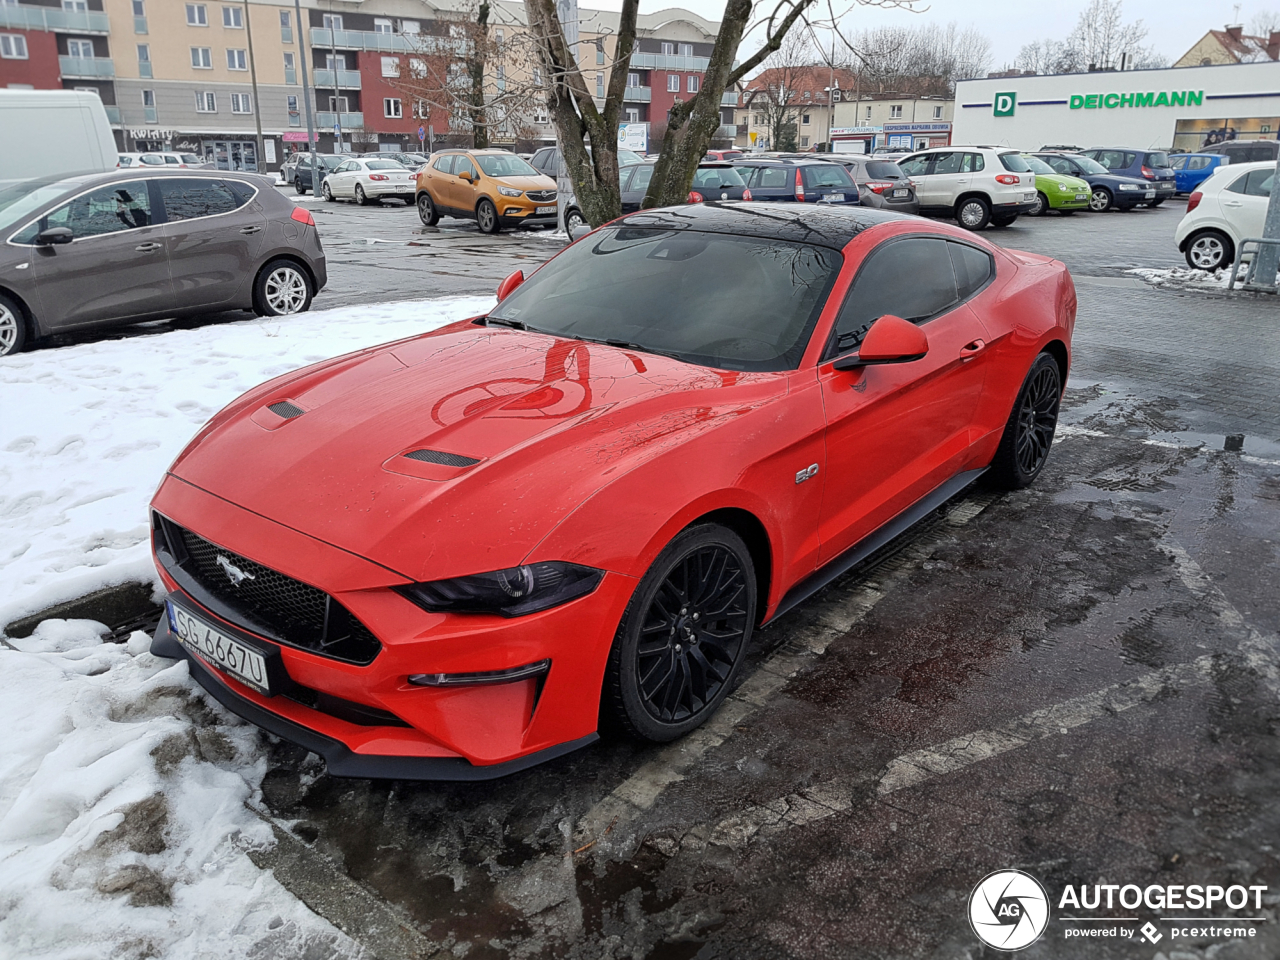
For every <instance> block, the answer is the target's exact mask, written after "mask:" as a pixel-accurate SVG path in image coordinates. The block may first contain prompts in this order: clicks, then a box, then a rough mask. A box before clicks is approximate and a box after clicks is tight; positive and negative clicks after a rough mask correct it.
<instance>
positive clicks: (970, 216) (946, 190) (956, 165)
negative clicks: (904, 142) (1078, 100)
mask: <svg viewBox="0 0 1280 960" xmlns="http://www.w3.org/2000/svg"><path fill="white" fill-rule="evenodd" d="M898 166H899V167H901V168H902V172H903V173H905V174H906V175H907V176H908V177H910V178H911V180H912V182H913V183H914V184H915V188H916V199H917V200H919V201H920V212H921V213H923V214H925V215H926V216H934V217H947V218H950V219H955V220H956V221H957V222H958V223H959V224H960V226H962V227H964V228H965V229H966V230H981V229H982V228H983V227H985V226H986V225H987V224H988V223H990V224H993V225H995V226H997V227H1007V226H1008V225H1009V224H1011V223H1013V221H1015V220H1017V219H1018V214H1020V213H1027V212H1029V211H1031V210H1033V209H1035V207H1036V206H1037V202H1036V175H1035V174H1034V173H1032V172H1031V168H1030V167H1029V166H1027V162H1026V161H1025V160H1023V159H1022V155H1021V154H1020V153H1019V152H1018V151H1017V150H1010V149H1008V148H1006V147H934V148H933V149H931V150H921V151H918V152H916V153H913V154H911V156H909V157H907V158H906V159H905V160H899V161H898Z"/></svg>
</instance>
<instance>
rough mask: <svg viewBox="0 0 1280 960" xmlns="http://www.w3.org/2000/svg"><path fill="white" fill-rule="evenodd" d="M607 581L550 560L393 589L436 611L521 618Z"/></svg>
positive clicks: (596, 573)
mask: <svg viewBox="0 0 1280 960" xmlns="http://www.w3.org/2000/svg"><path fill="white" fill-rule="evenodd" d="M603 577H604V571H603V570H596V569H594V568H592V567H583V566H580V565H579V564H576V563H564V562H561V561H549V562H544V563H531V564H528V565H526V566H522V567H509V568H508V569H506V570H494V571H493V572H491V573H473V574H471V575H470V576H466V577H454V578H453V579H451V580H431V581H429V582H427V583H411V584H408V585H406V586H400V587H396V588H395V590H396V591H397V592H398V593H400V594H402V595H403V596H405V597H408V598H409V599H410V600H412V601H413V602H414V603H416V604H417V605H418V606H420V607H422V609H424V610H430V611H431V612H432V613H496V614H499V615H500V616H503V617H522V616H524V615H525V614H528V613H537V612H538V611H540V610H549V609H550V608H551V607H558V606H559V605H560V604H562V603H568V602H569V601H570V600H575V599H577V598H578V597H581V596H585V595H586V594H588V593H590V592H591V591H592V590H594V589H595V588H596V587H597V586H599V585H600V580H601V578H603Z"/></svg>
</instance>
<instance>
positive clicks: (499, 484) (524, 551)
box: [151, 203, 1076, 780]
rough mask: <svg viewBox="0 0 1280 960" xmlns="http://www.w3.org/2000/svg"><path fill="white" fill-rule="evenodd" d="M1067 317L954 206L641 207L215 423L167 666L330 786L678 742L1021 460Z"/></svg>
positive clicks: (1051, 292)
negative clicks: (956, 501) (785, 625)
mask: <svg viewBox="0 0 1280 960" xmlns="http://www.w3.org/2000/svg"><path fill="white" fill-rule="evenodd" d="M1011 292H1012V295H1011ZM1075 312H1076V296H1075V292H1074V287H1073V285H1072V282H1071V277H1070V275H1069V274H1068V272H1067V269H1066V267H1065V266H1063V265H1062V264H1061V263H1059V262H1056V261H1054V260H1052V259H1050V258H1049V257H1045V256H1038V255H1036V254H1029V253H1018V254H1016V255H1015V254H1013V253H1012V252H1009V251H1005V250H1002V249H1001V248H999V247H997V246H995V245H994V244H989V243H985V242H983V241H982V240H981V239H979V238H977V237H974V236H973V235H971V234H967V233H965V232H964V231H962V230H960V229H958V228H956V227H954V226H951V225H950V224H941V223H931V222H928V221H922V220H920V219H918V218H915V217H901V216H899V215H897V214H893V213H889V212H887V211H883V210H864V209H861V208H859V207H856V206H848V205H845V206H837V205H819V206H816V207H815V206H801V205H799V204H760V203H731V204H718V203H717V204H711V203H704V204H693V205H688V206H681V207H675V208H671V209H663V210H645V211H642V212H640V213H634V214H630V215H628V216H626V217H623V218H622V219H621V220H619V221H616V222H614V223H611V224H608V225H606V226H604V227H602V228H600V229H599V230H598V231H596V232H594V233H592V234H590V236H589V238H587V239H586V240H584V241H579V242H577V243H572V244H569V245H567V246H566V247H564V249H563V250H561V251H560V252H559V253H558V254H557V255H556V256H555V257H553V258H552V259H551V260H549V261H547V262H546V263H544V264H542V265H540V266H539V267H538V268H537V270H536V272H534V273H533V274H532V276H530V277H529V278H527V279H526V278H525V277H524V275H523V273H521V272H516V273H514V274H512V275H511V276H510V277H508V278H507V279H506V280H504V281H503V282H502V284H501V285H500V287H499V290H498V303H497V304H496V305H495V306H493V307H492V308H490V309H489V310H488V311H487V313H486V314H485V315H483V316H480V317H475V318H468V319H465V320H460V321H458V322H456V323H452V324H449V325H448V326H444V327H441V328H439V329H437V330H433V331H431V332H428V333H424V334H421V335H419V336H417V337H415V338H413V339H410V340H399V341H397V342H395V343H390V344H386V345H384V346H380V347H373V348H371V349H366V350H363V351H361V352H359V353H354V354H351V355H349V356H347V357H343V358H337V359H333V360H327V361H324V362H323V363H321V364H317V365H315V366H312V367H308V368H303V369H301V370H295V371H292V372H290V373H288V374H285V375H284V376H283V377H279V378H277V379H275V380H272V381H270V382H268V383H266V384H263V385H262V386H260V387H257V388H255V389H254V390H252V391H250V392H249V393H247V394H245V395H244V396H242V397H240V398H239V399H238V400H236V401H234V403H232V404H231V405H230V406H229V407H227V408H226V409H225V410H224V411H223V412H222V413H220V414H217V415H216V416H214V417H213V419H212V420H210V422H209V423H208V424H207V425H206V426H205V427H204V428H203V429H202V430H201V431H200V432H199V434H198V435H197V436H196V438H195V439H194V440H193V441H192V442H191V443H190V444H189V445H188V446H187V448H186V449H185V450H184V451H183V452H182V453H181V454H180V455H179V456H178V458H177V460H176V461H174V464H173V466H172V467H170V468H169V472H168V474H167V475H166V476H165V477H163V478H162V480H161V482H160V486H159V489H158V490H157V492H156V494H155V497H154V499H153V500H152V510H153V514H152V524H153V526H152V532H153V533H152V545H153V550H154V556H155V560H156V564H157V568H158V570H159V575H160V578H161V580H162V581H163V586H164V589H165V591H166V592H167V598H166V604H167V607H166V609H167V614H166V615H165V616H163V617H162V618H161V621H160V624H159V626H158V628H157V630H156V634H155V637H154V640H153V642H152V645H151V652H152V653H153V654H155V655H157V656H160V657H171V658H183V659H185V660H186V661H187V664H188V667H189V669H190V673H191V676H192V677H193V678H194V679H195V680H196V681H197V682H198V683H200V684H201V685H202V686H203V687H204V688H205V689H206V690H208V691H209V693H210V695H211V696H212V697H213V698H214V699H216V700H218V701H220V702H221V703H222V704H223V705H225V706H226V707H227V709H229V710H231V711H232V712H234V713H237V714H239V715H240V716H242V717H245V718H247V719H248V720H250V721H252V722H253V723H256V724H258V725H259V726H261V727H263V728H265V729H267V730H269V731H271V732H273V733H275V734H277V735H278V736H280V737H282V738H284V739H286V740H290V741H293V742H295V743H299V744H302V745H304V746H305V748H306V749H308V750H311V751H314V752H316V753H318V754H320V755H321V756H323V757H324V758H325V760H326V763H327V764H328V772H329V774H331V775H334V776H348V777H394V778H405V779H425V780H431V779H440V780H485V779H490V778H493V777H498V776H502V775H504V774H508V773H511V772H514V771H517V770H523V769H526V768H528V767H530V766H531V765H533V764H536V763H539V762H542V761H546V760H549V759H551V758H553V757H558V756H562V755H564V754H566V753H568V752H569V751H572V750H575V749H578V748H581V747H584V746H586V745H588V744H590V743H591V742H593V741H594V740H595V739H596V738H597V735H598V733H597V732H598V729H599V726H600V724H601V721H602V719H603V721H604V722H605V723H607V724H609V725H611V726H617V727H619V728H620V729H621V730H623V731H625V732H626V733H628V734H629V735H631V736H632V737H634V738H638V739H641V740H647V741H656V742H669V741H672V740H675V739H677V738H679V737H681V736H683V735H685V734H687V733H689V732H690V731H692V730H694V729H696V728H697V727H698V726H699V725H701V724H703V723H704V722H706V721H707V720H708V719H709V718H710V717H712V716H713V715H714V714H715V712H716V710H717V709H718V708H719V706H720V705H721V703H722V702H723V701H724V699H725V697H726V695H727V694H728V693H729V692H730V691H731V690H733V689H734V688H735V686H736V681H737V680H738V679H739V678H740V677H741V674H742V672H743V669H744V661H745V660H746V658H747V655H748V651H749V649H751V641H752V637H753V633H754V631H755V630H756V629H757V628H758V626H759V625H761V624H768V623H771V622H773V621H774V620H776V619H777V618H778V617H780V616H781V615H783V614H784V613H785V612H786V611H788V610H790V609H793V608H794V607H796V606H797V604H799V603H801V602H803V601H804V599H805V598H807V597H809V596H811V595H813V594H814V593H816V592H817V591H819V590H821V589H822V588H823V587H825V586H827V585H829V584H830V583H831V582H832V581H833V580H834V579H835V578H836V577H838V576H841V575H842V574H844V573H846V572H847V571H848V570H849V569H850V568H851V567H853V566H854V565H855V564H857V563H858V562H860V561H861V560H862V559H863V558H865V557H866V556H868V555H869V554H870V553H872V552H873V551H874V550H875V549H877V548H878V547H880V546H882V545H883V544H885V543H887V542H888V541H889V540H890V539H891V538H892V537H893V536H895V535H897V534H898V533H900V532H901V531H903V530H905V529H907V528H908V527H909V526H910V524H911V523H912V522H913V521H914V520H915V519H917V518H920V517H925V516H928V515H929V514H930V513H931V512H933V510H934V509H935V508H937V507H939V506H940V505H942V504H943V503H945V502H946V501H947V500H948V499H949V498H950V497H952V496H954V495H955V494H956V493H958V492H959V491H960V490H962V489H964V488H965V487H967V486H968V485H969V484H971V483H972V482H973V481H974V480H975V479H977V478H978V477H979V476H985V478H986V479H987V480H988V481H989V482H990V483H992V484H993V485H995V486H998V487H1005V488H1019V487H1026V486H1028V485H1029V484H1031V483H1033V482H1034V481H1035V480H1036V478H1037V477H1038V476H1039V474H1040V473H1041V471H1042V469H1043V467H1044V465H1045V462H1046V460H1047V458H1048V457H1049V456H1050V452H1051V450H1052V441H1053V436H1054V431H1055V428H1056V424H1057V419H1058V409H1059V401H1060V398H1061V396H1062V390H1063V386H1064V383H1065V381H1066V376H1067V369H1068V365H1069V357H1070V349H1071V337H1072V330H1073V327H1074V324H1075ZM903 318H911V319H903ZM957 358H962V360H961V361H958V360H957ZM246 464H251V465H252V469H246ZM371 505H376V506H371ZM251 578H252V579H251ZM216 719H217V718H213V719H211V720H210V722H216Z"/></svg>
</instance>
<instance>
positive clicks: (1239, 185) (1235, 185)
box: [1226, 173, 1249, 193]
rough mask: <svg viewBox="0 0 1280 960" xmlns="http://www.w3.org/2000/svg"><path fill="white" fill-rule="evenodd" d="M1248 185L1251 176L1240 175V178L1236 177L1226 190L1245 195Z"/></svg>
mask: <svg viewBox="0 0 1280 960" xmlns="http://www.w3.org/2000/svg"><path fill="white" fill-rule="evenodd" d="M1248 183H1249V175H1248V174H1247V173H1242V174H1240V176H1238V177H1236V178H1235V180H1233V181H1232V182H1231V183H1230V184H1228V186H1227V188H1226V189H1227V190H1228V191H1229V192H1230V193H1244V191H1245V187H1246V186H1248Z"/></svg>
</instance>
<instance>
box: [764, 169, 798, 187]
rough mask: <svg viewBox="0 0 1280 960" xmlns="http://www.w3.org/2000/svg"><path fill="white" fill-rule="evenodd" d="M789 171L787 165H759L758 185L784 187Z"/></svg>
mask: <svg viewBox="0 0 1280 960" xmlns="http://www.w3.org/2000/svg"><path fill="white" fill-rule="evenodd" d="M790 172H791V171H790V170H789V169H788V168H787V167H761V168H760V186H761V187H764V188H766V189H767V188H769V187H773V188H775V189H777V188H780V187H786V186H787V183H788V180H787V174H788V173H790Z"/></svg>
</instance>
